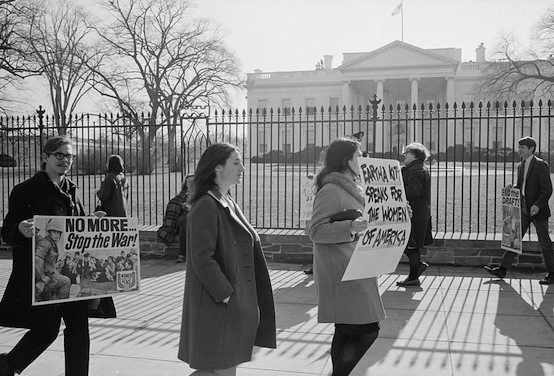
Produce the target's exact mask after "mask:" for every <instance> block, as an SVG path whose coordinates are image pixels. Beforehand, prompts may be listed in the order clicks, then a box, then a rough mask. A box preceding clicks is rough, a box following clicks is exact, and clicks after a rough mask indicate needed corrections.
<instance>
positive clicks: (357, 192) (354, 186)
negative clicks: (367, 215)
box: [323, 172, 365, 205]
mask: <svg viewBox="0 0 554 376" xmlns="http://www.w3.org/2000/svg"><path fill="white" fill-rule="evenodd" d="M329 183H331V184H336V185H338V186H339V187H341V188H342V189H344V190H345V191H346V192H348V193H349V194H350V195H352V196H353V197H354V198H355V199H356V200H357V201H358V202H359V203H360V204H361V205H364V203H365V197H364V191H363V189H362V187H361V185H360V184H358V183H357V182H356V181H354V180H353V179H351V178H350V177H348V176H347V175H345V174H342V173H340V172H331V173H329V175H327V176H325V177H324V178H323V185H325V184H329Z"/></svg>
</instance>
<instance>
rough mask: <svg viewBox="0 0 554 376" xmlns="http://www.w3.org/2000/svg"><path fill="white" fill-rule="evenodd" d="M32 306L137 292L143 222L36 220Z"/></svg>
mask: <svg viewBox="0 0 554 376" xmlns="http://www.w3.org/2000/svg"><path fill="white" fill-rule="evenodd" d="M33 223H34V225H35V236H34V238H33V273H32V274H33V276H32V278H33V282H32V286H33V289H34V291H32V296H33V301H32V304H33V305H43V304H53V303H63V302H70V301H75V300H86V299H97V298H102V297H106V296H113V295H117V294H120V293H122V292H127V291H138V289H139V285H140V260H139V252H138V247H139V239H138V220H137V219H136V218H126V217H103V218H98V217H64V216H39V215H36V216H34V219H33Z"/></svg>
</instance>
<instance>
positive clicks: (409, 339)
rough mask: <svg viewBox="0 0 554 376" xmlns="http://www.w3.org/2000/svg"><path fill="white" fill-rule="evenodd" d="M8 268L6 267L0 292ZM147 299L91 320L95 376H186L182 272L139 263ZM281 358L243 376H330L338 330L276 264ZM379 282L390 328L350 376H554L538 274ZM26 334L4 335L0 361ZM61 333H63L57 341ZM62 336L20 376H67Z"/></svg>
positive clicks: (449, 272)
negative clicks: (321, 320)
mask: <svg viewBox="0 0 554 376" xmlns="http://www.w3.org/2000/svg"><path fill="white" fill-rule="evenodd" d="M10 269H11V260H5V259H4V260H0V292H3V290H4V288H5V285H6V282H7V279H8V276H9V271H10ZM141 269H142V279H143V280H142V291H141V292H140V293H137V294H130V295H125V296H121V297H117V298H116V299H115V300H116V307H117V310H118V318H117V319H112V320H97V319H94V320H92V319H91V323H90V327H91V364H90V374H91V376H95V375H101V376H104V375H129V376H158V375H183V376H184V375H188V374H190V373H191V372H192V371H191V370H190V369H189V368H188V367H187V365H186V364H185V363H183V362H181V361H179V360H177V357H176V354H177V346H178V341H179V326H180V320H181V303H182V295H183V288H184V286H183V284H184V265H183V264H175V263H174V261H172V260H143V261H142V265H141ZM270 269H271V277H272V281H273V287H274V292H275V299H276V305H277V307H276V308H277V331H278V334H277V335H278V337H277V349H276V350H269V349H256V350H255V351H254V356H253V360H252V361H251V362H249V363H245V364H243V365H241V366H240V367H239V369H238V372H237V375H238V376H278V375H284V376H297V375H298V376H299V375H304V376H307V375H329V374H330V370H331V367H330V361H329V353H328V352H329V348H330V343H331V337H332V333H333V326H332V325H324V324H318V323H317V320H316V315H317V306H316V298H315V288H314V283H313V279H312V277H311V276H307V275H305V274H304V273H302V271H301V266H300V265H290V264H271V265H270ZM406 270H407V267H406V265H400V266H399V271H397V273H395V274H391V275H386V276H383V277H381V278H380V279H379V284H380V286H381V293H382V297H383V302H384V304H385V308H386V310H387V315H388V319H387V320H385V321H383V322H382V325H381V328H382V330H381V333H380V336H379V338H378V340H377V341H376V342H375V344H374V346H373V347H372V348H371V349H370V350H369V352H368V353H367V354H366V355H365V357H364V358H363V359H362V361H361V363H360V364H359V365H358V367H357V368H356V369H355V370H354V372H353V373H352V375H355V376H362V375H371V376H378V375H387V376H390V375H392V376H396V375H410V376H417V375H433V376H450V375H452V376H462V375H468V376H469V375H471V376H477V375H479V376H481V375H506V376H509V375H518V376H553V375H554V285H551V286H549V287H548V286H541V285H539V283H538V280H539V279H540V278H541V277H542V274H524V273H510V274H509V275H508V276H507V278H506V279H505V282H501V281H495V280H491V279H490V278H489V277H488V276H487V275H486V273H485V272H484V271H482V270H481V269H480V268H477V267H476V268H455V267H445V266H433V265H432V266H431V267H430V268H428V270H427V271H426V273H425V277H424V278H423V283H422V287H421V288H410V289H404V288H399V287H396V285H395V282H396V281H397V280H398V279H399V278H401V276H402V275H404V274H406ZM22 333H24V331H22V330H19V329H11V328H0V353H2V352H6V351H9V349H10V348H11V347H12V346H13V345H14V344H15V343H16V342H17V340H18V339H19V338H20V337H21V335H22ZM60 333H61V332H60ZM63 374H64V373H63V338H62V336H60V337H58V339H57V340H56V341H55V342H54V344H53V345H52V346H51V347H50V348H49V349H48V351H46V352H45V353H44V354H43V355H42V356H41V357H39V358H38V359H37V361H36V362H35V363H33V364H32V365H31V366H30V367H29V368H28V369H27V370H26V371H25V372H24V373H23V375H29V376H33V375H36V376H39V375H40V376H42V375H48V376H50V375H63Z"/></svg>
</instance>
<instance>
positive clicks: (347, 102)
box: [341, 81, 353, 112]
mask: <svg viewBox="0 0 554 376" xmlns="http://www.w3.org/2000/svg"><path fill="white" fill-rule="evenodd" d="M342 104H343V105H344V106H346V111H347V112H348V111H350V106H351V105H353V103H352V88H351V87H350V81H347V82H344V83H343V84H342ZM341 111H342V106H341Z"/></svg>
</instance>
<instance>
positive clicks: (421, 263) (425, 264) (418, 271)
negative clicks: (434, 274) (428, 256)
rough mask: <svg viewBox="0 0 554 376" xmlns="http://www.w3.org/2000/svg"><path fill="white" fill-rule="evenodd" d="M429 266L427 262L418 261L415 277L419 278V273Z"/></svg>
mask: <svg viewBox="0 0 554 376" xmlns="http://www.w3.org/2000/svg"><path fill="white" fill-rule="evenodd" d="M428 267H429V264H428V263H426V262H420V263H419V267H418V268H417V276H416V279H417V278H419V276H420V275H422V274H423V272H424V271H425V269H427V268H428Z"/></svg>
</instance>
